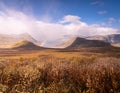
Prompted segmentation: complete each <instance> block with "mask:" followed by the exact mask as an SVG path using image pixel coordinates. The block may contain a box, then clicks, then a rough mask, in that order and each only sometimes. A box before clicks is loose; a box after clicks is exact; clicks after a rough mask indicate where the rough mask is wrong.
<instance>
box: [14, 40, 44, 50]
mask: <svg viewBox="0 0 120 93" xmlns="http://www.w3.org/2000/svg"><path fill="white" fill-rule="evenodd" d="M12 48H13V49H23V50H37V49H44V48H43V47H40V46H37V45H35V44H34V43H32V42H29V41H20V42H17V43H16V44H14V45H13V46H12Z"/></svg>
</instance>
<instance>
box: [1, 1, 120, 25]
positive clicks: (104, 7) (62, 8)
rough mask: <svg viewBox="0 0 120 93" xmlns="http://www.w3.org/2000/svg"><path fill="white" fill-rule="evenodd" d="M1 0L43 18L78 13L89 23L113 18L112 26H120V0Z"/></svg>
mask: <svg viewBox="0 0 120 93" xmlns="http://www.w3.org/2000/svg"><path fill="white" fill-rule="evenodd" d="M0 2H3V3H4V4H5V5H6V6H8V7H10V8H12V9H15V10H17V11H22V12H24V13H26V14H28V15H30V16H34V17H35V18H37V19H41V20H42V18H43V17H45V18H48V19H49V20H50V21H51V22H56V21H58V20H59V19H60V18H62V17H63V16H65V15H77V16H80V17H82V19H81V20H83V21H85V22H87V23H88V24H91V23H99V24H107V23H108V22H109V21H110V19H111V18H112V19H114V20H113V23H114V24H112V25H110V26H113V27H119V26H120V24H119V20H120V13H119V9H120V0H114V1H113V0H0Z"/></svg>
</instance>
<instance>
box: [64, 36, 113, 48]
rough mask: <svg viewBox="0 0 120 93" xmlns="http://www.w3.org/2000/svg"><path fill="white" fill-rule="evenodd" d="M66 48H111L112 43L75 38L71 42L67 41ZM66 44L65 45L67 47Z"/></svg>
mask: <svg viewBox="0 0 120 93" xmlns="http://www.w3.org/2000/svg"><path fill="white" fill-rule="evenodd" d="M65 44H66V48H75V49H78V48H81V47H83V48H85V47H110V46H111V45H110V43H107V42H104V41H99V40H87V39H85V38H80V37H74V38H72V39H71V40H69V41H67V42H66V43H65ZM65 44H64V45H65Z"/></svg>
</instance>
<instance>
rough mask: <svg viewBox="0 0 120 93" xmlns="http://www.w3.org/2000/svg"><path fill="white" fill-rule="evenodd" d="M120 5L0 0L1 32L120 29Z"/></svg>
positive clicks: (87, 0) (98, 0) (41, 36)
mask: <svg viewBox="0 0 120 93" xmlns="http://www.w3.org/2000/svg"><path fill="white" fill-rule="evenodd" d="M119 9H120V0H114V1H113V0H0V26H1V27H0V33H3V34H20V33H26V32H27V33H29V34H31V35H32V36H33V37H35V38H36V39H38V40H53V39H57V38H61V37H63V36H64V35H78V36H93V35H106V34H115V33H120V13H119ZM53 36H54V37H53Z"/></svg>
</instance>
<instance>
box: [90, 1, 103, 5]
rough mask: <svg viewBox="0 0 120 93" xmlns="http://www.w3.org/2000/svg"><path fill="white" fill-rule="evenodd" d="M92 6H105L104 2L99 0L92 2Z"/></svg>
mask: <svg viewBox="0 0 120 93" xmlns="http://www.w3.org/2000/svg"><path fill="white" fill-rule="evenodd" d="M90 4H91V5H94V6H104V5H105V3H104V2H102V1H99V0H96V1H94V2H91V3H90Z"/></svg>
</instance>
